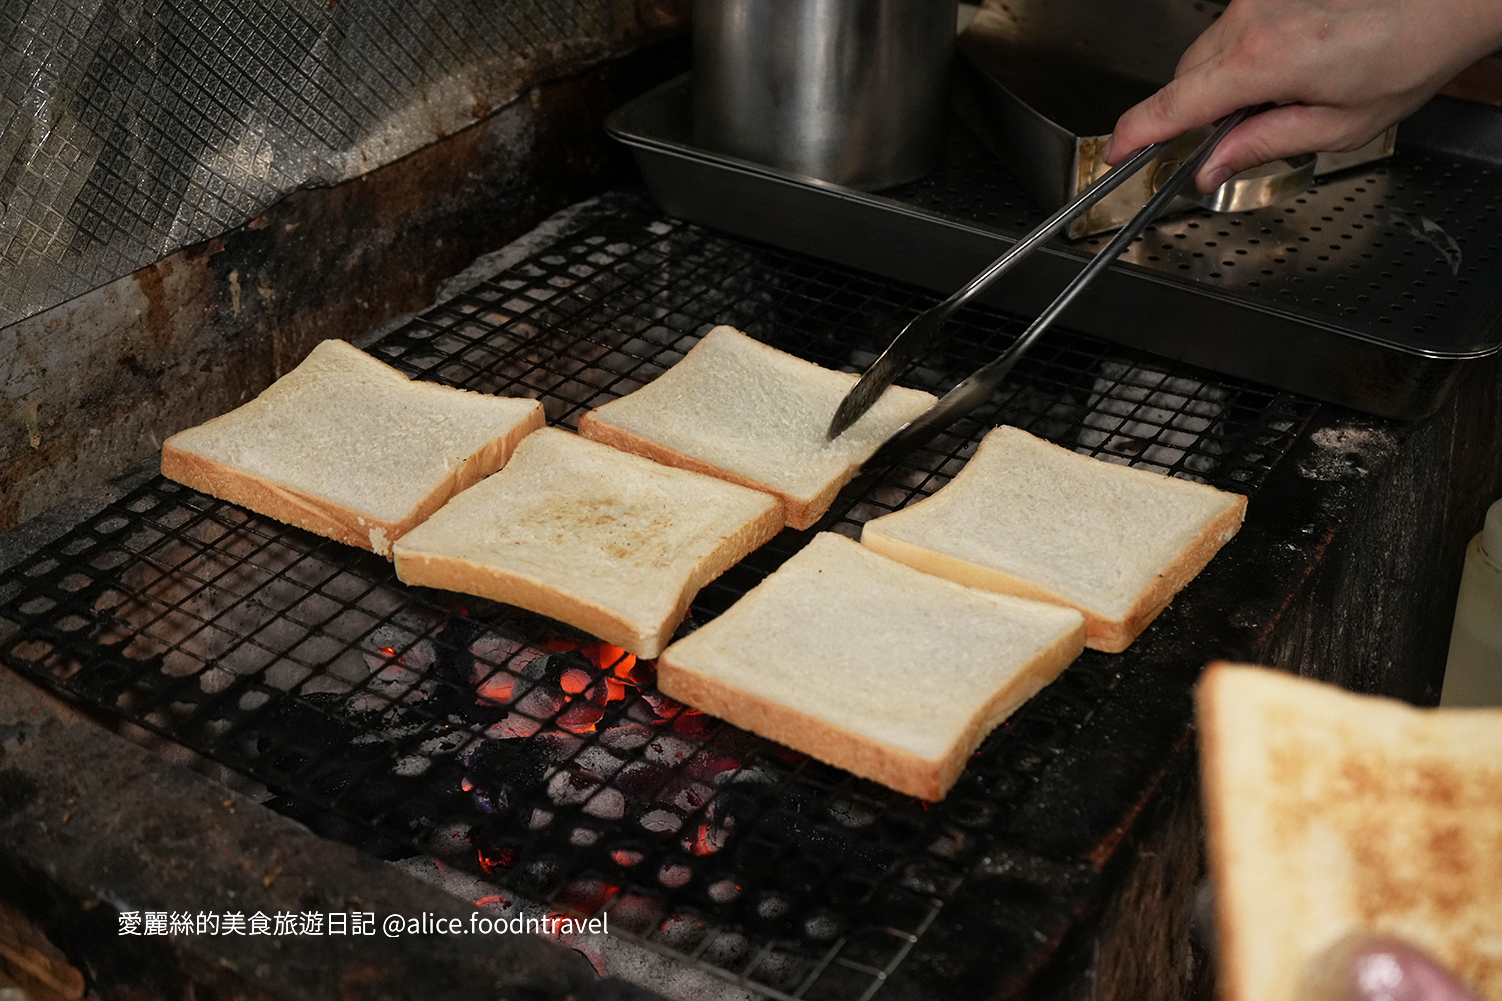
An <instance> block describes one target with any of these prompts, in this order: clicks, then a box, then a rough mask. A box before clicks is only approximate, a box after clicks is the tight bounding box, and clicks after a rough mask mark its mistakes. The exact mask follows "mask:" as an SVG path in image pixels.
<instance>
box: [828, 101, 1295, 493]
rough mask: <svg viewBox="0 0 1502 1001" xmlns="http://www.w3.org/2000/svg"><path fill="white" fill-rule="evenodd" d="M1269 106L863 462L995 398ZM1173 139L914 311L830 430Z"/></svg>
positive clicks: (1238, 119) (836, 431) (1219, 129)
mask: <svg viewBox="0 0 1502 1001" xmlns="http://www.w3.org/2000/svg"><path fill="white" fill-rule="evenodd" d="M1266 107H1268V105H1263V106H1260V107H1255V108H1242V109H1241V110H1240V111H1236V112H1233V113H1232V114H1230V115H1227V116H1226V118H1225V119H1223V120H1222V121H1221V122H1220V124H1219V125H1217V126H1216V128H1215V131H1214V132H1212V133H1211V134H1210V137H1209V138H1208V139H1206V140H1205V141H1204V142H1202V143H1200V145H1199V148H1197V149H1196V150H1195V151H1194V152H1193V153H1192V154H1191V155H1190V156H1189V158H1188V159H1187V160H1185V161H1184V162H1183V163H1182V164H1180V165H1179V167H1178V169H1177V170H1175V171H1174V172H1173V175H1172V176H1171V177H1169V179H1168V180H1167V181H1165V182H1164V184H1163V186H1162V187H1160V188H1159V189H1158V190H1157V191H1156V192H1154V193H1153V196H1152V197H1151V198H1149V199H1148V200H1147V203H1146V204H1145V205H1143V206H1142V208H1141V209H1140V210H1139V211H1138V212H1137V214H1136V215H1134V216H1132V218H1131V221H1130V222H1128V223H1127V224H1126V225H1125V226H1123V227H1122V228H1121V229H1119V230H1117V232H1116V235H1115V236H1114V237H1112V238H1111V242H1110V243H1108V244H1106V246H1105V249H1103V250H1102V251H1100V253H1098V254H1096V255H1095V256H1094V257H1093V258H1091V260H1090V263H1088V264H1086V265H1085V268H1084V270H1083V271H1081V272H1080V273H1079V274H1078V275H1076V276H1075V279H1074V281H1072V282H1070V283H1069V285H1068V287H1066V288H1065V289H1064V291H1063V292H1060V293H1059V297H1058V298H1057V299H1055V300H1054V301H1053V302H1052V303H1050V304H1049V306H1048V308H1047V309H1045V310H1044V311H1043V312H1042V313H1040V314H1039V315H1038V318H1037V319H1036V320H1034V321H1033V322H1032V325H1031V326H1029V327H1028V328H1027V330H1026V331H1024V332H1023V334H1022V336H1021V337H1019V338H1017V340H1016V341H1015V342H1013V344H1012V345H1011V346H1010V347H1008V348H1007V349H1006V351H1004V352H1003V353H1002V354H1001V356H1000V357H998V358H997V359H996V360H995V361H992V362H989V363H988V364H986V365H983V366H981V367H980V368H979V369H977V370H976V371H975V372H974V374H972V375H971V376H970V377H969V378H967V379H966V380H965V381H963V382H961V383H960V384H959V385H958V386H955V387H954V388H953V389H951V390H950V391H949V392H948V393H947V394H945V396H944V398H943V399H941V400H940V401H939V402H938V403H935V404H934V405H933V406H931V407H929V408H928V409H927V410H926V411H924V412H923V413H922V414H920V415H919V416H918V417H917V418H915V419H914V420H912V421H909V422H908V423H907V424H904V425H903V426H902V427H900V428H898V430H897V432H896V433H895V434H893V435H892V437H890V438H888V439H887V440H886V442H885V443H883V444H882V446H881V448H879V449H877V451H876V454H875V455H873V456H871V458H870V459H868V460H866V463H865V465H864V466H863V467H862V468H863V469H866V470H871V469H876V468H879V467H882V466H886V465H889V464H891V463H892V462H895V461H896V460H897V459H899V458H901V457H902V456H904V455H906V454H907V453H909V452H911V451H913V450H914V449H916V448H919V447H920V446H922V445H924V444H925V443H927V442H928V441H929V440H930V439H931V438H933V437H934V436H935V435H937V434H938V433H939V432H940V431H943V430H944V429H945V428H947V427H948V426H949V425H951V424H953V423H954V422H955V421H957V420H959V419H960V418H961V417H963V416H965V415H966V414H968V413H969V412H970V411H972V410H974V409H975V408H976V407H978V406H980V405H981V404H983V403H985V402H986V401H987V400H989V399H990V398H991V394H992V393H993V392H995V391H996V388H997V387H998V386H1000V385H1001V382H1002V380H1003V379H1005V378H1006V375H1007V373H1008V372H1010V371H1011V370H1012V366H1013V365H1015V364H1017V360H1018V359H1019V358H1021V357H1022V356H1023V354H1025V353H1026V352H1027V350H1028V348H1030V347H1032V346H1033V344H1034V343H1035V342H1036V341H1037V340H1038V338H1039V337H1040V336H1042V334H1043V332H1044V331H1045V330H1047V329H1048V327H1049V326H1050V325H1051V324H1052V323H1053V321H1054V320H1055V319H1056V318H1057V317H1058V315H1059V314H1060V313H1062V312H1063V311H1064V309H1065V307H1067V306H1068V305H1069V304H1070V303H1071V302H1073V301H1074V299H1075V297H1076V296H1078V295H1079V294H1080V293H1081V292H1083V291H1084V290H1085V288H1086V286H1088V285H1089V284H1090V283H1091V282H1093V281H1094V280H1095V279H1096V277H1097V276H1098V275H1099V274H1100V273H1101V272H1102V271H1104V270H1105V269H1106V268H1107V267H1109V266H1110V265H1111V262H1112V261H1114V260H1116V258H1117V257H1119V256H1120V255H1121V253H1122V251H1124V250H1126V248H1127V247H1128V246H1129V245H1130V244H1131V242H1132V241H1133V240H1135V239H1136V238H1137V234H1138V233H1140V232H1142V230H1143V229H1144V228H1146V226H1147V224H1148V223H1150V222H1152V221H1153V220H1154V219H1156V218H1157V217H1158V216H1159V215H1161V214H1162V213H1163V210H1164V209H1165V208H1166V207H1167V206H1168V203H1169V202H1171V201H1172V200H1173V199H1174V197H1175V196H1177V195H1178V193H1179V192H1180V191H1181V190H1182V189H1183V188H1184V186H1185V185H1187V184H1188V183H1189V181H1190V179H1191V178H1193V177H1194V175H1195V173H1196V172H1198V170H1199V169H1200V166H1201V165H1203V164H1204V162H1205V160H1206V159H1207V158H1208V157H1209V156H1210V154H1211V153H1213V152H1214V151H1215V147H1216V146H1218V145H1220V141H1221V140H1222V139H1224V138H1225V137H1226V135H1227V134H1228V133H1229V132H1230V131H1231V130H1232V129H1234V128H1235V127H1236V126H1238V125H1240V124H1241V123H1242V122H1244V121H1246V120H1247V119H1248V118H1250V117H1251V116H1252V115H1255V114H1257V113H1258V112H1260V111H1262V110H1263V109H1264V108H1266ZM1166 146H1168V143H1166V142H1163V143H1154V144H1153V145H1151V146H1149V147H1147V148H1146V149H1143V150H1140V151H1138V152H1137V153H1136V154H1134V155H1133V156H1132V157H1131V158H1130V159H1128V160H1126V161H1125V162H1124V163H1121V164H1118V165H1117V166H1116V167H1115V168H1113V169H1112V170H1111V171H1110V172H1109V173H1108V174H1106V175H1105V176H1104V177H1102V178H1101V179H1100V180H1098V181H1096V182H1095V183H1094V184H1092V185H1091V186H1090V187H1088V188H1086V189H1085V190H1084V191H1083V192H1081V193H1080V194H1079V195H1078V196H1077V197H1076V198H1075V199H1074V200H1073V201H1071V202H1070V203H1069V204H1067V205H1065V206H1064V207H1063V208H1061V209H1059V210H1058V211H1057V212H1055V213H1054V214H1053V215H1051V216H1049V217H1048V218H1047V219H1046V220H1044V222H1043V224H1042V225H1040V226H1039V227H1038V228H1037V229H1035V230H1033V231H1032V232H1031V233H1029V234H1028V235H1027V236H1025V237H1023V238H1022V239H1021V240H1019V241H1017V243H1016V245H1015V246H1013V247H1012V249H1010V250H1008V251H1007V252H1006V253H1005V254H1003V255H1001V257H999V258H997V259H996V260H995V261H993V262H992V263H991V264H990V265H988V266H987V267H986V269H985V270H984V271H982V272H981V273H980V274H978V275H976V276H975V277H974V278H972V279H971V280H970V282H969V283H968V284H967V285H965V287H964V288H962V289H960V290H959V291H958V292H956V293H955V294H954V295H952V296H950V297H949V298H948V299H945V300H944V301H943V302H941V303H939V304H938V305H937V306H934V307H933V308H932V309H928V310H925V311H924V312H922V313H919V314H918V315H917V316H916V317H914V319H913V320H912V322H910V323H909V324H908V325H907V326H906V327H904V328H903V330H902V332H901V333H900V334H898V335H897V337H896V339H894V340H893V341H892V343H891V344H890V345H888V346H887V349H886V350H885V351H883V352H882V353H881V355H880V357H878V358H877V359H876V361H875V362H873V363H872V364H871V367H870V368H868V369H867V370H866V372H865V374H864V375H862V376H861V378H860V381H859V382H857V383H856V384H855V385H854V386H853V387H851V390H850V392H849V393H847V394H846V395H845V398H844V399H843V400H841V401H840V405H839V407H838V408H837V409H836V410H835V412H834V419H833V420H831V421H830V422H829V431H828V437H829V438H830V439H831V440H833V439H834V438H837V437H838V436H839V435H840V434H841V433H842V432H843V431H844V430H845V429H846V428H848V427H849V426H850V425H852V424H854V423H855V422H856V421H857V420H859V419H860V417H861V415H862V414H864V413H865V412H866V411H867V410H869V409H871V405H872V404H874V403H875V402H876V400H877V398H878V397H879V396H881V394H882V393H883V392H885V391H886V388H887V387H888V386H890V385H891V384H892V381H893V380H894V379H896V378H897V376H898V374H899V373H900V372H902V370H903V369H905V368H906V367H907V365H908V363H909V362H911V361H912V360H913V359H914V358H916V357H917V356H918V355H919V354H921V353H922V352H923V351H925V350H926V349H927V348H929V347H930V346H931V345H932V344H933V343H934V342H935V341H936V340H937V339H938V334H939V331H940V328H942V327H943V325H944V323H945V321H947V320H948V319H949V318H950V316H952V315H953V314H954V312H955V310H957V309H959V308H960V307H961V306H963V305H964V304H965V303H966V302H968V301H970V299H971V298H973V297H974V296H975V295H976V294H977V293H978V292H980V291H981V290H982V289H984V288H985V287H986V286H988V285H990V284H991V282H993V281H995V280H996V279H997V278H999V277H1000V276H1002V275H1003V274H1005V273H1006V272H1007V271H1009V270H1011V268H1012V267H1013V266H1014V265H1015V264H1017V263H1018V262H1019V261H1021V260H1022V259H1023V258H1024V257H1026V256H1027V255H1028V254H1030V253H1032V252H1033V251H1034V250H1036V249H1037V248H1038V247H1039V246H1041V245H1042V244H1043V242H1044V241H1046V240H1048V239H1049V238H1051V237H1052V236H1054V234H1056V233H1058V232H1059V231H1061V230H1062V229H1064V227H1066V226H1068V225H1069V224H1070V222H1072V221H1073V220H1074V219H1075V218H1076V217H1077V216H1079V215H1081V214H1083V213H1084V212H1086V211H1087V210H1089V208H1090V207H1091V206H1092V205H1094V204H1095V203H1096V202H1098V201H1100V200H1101V199H1102V198H1104V197H1105V196H1106V195H1108V194H1110V193H1111V192H1112V191H1114V190H1115V189H1116V188H1117V187H1118V186H1119V185H1120V184H1121V182H1122V181H1125V180H1126V179H1127V178H1129V177H1131V176H1132V175H1133V174H1135V173H1136V172H1137V171H1139V170H1141V169H1142V167H1143V166H1144V165H1146V164H1147V163H1148V162H1149V161H1150V160H1152V159H1154V158H1155V157H1157V156H1158V155H1159V154H1160V153H1162V152H1163V150H1164V148H1165V147H1166Z"/></svg>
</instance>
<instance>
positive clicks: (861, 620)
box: [657, 532, 1085, 800]
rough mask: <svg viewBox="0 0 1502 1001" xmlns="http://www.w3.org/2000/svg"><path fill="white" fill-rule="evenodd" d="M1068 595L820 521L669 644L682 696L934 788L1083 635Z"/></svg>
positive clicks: (670, 680)
mask: <svg viewBox="0 0 1502 1001" xmlns="http://www.w3.org/2000/svg"><path fill="white" fill-rule="evenodd" d="M1084 639H1085V635H1084V620H1083V618H1082V617H1081V616H1080V614H1079V613H1078V612H1076V611H1074V610H1073V609H1068V608H1060V607H1058V606H1057V605H1047V604H1042V603H1040V602H1034V601H1025V600H1022V599H1020V598H1013V597H1010V596H1007V595H1001V594H994V593H992V592H989V591H977V590H975V589H974V588H968V587H962V586H960V585H958V584H954V583H952V582H950V581H947V580H941V579H940V578H938V577H934V576H932V575H929V574H924V573H919V572H918V571H916V570H912V569H910V568H908V567H905V566H903V565H901V564H900V563H894V562H892V561H891V560H887V559H884V558H882V557H880V556H877V555H876V554H874V553H872V552H871V551H870V550H868V549H865V548H863V547H861V546H859V545H857V544H856V543H854V542H851V541H850V540H849V539H846V538H845V537H844V536H841V535H835V534H834V533H831V532H822V533H820V534H819V535H816V536H815V537H814V538H813V540H812V541H811V542H810V543H809V544H808V545H807V546H805V547H804V548H803V549H802V550H801V551H800V552H799V553H798V554H797V555H796V556H794V557H793V558H792V559H790V560H788V561H787V563H785V564H783V566H782V567H781V568H779V569H778V570H777V572H776V573H774V574H772V575H771V576H770V577H768V578H767V579H766V580H764V581H762V582H761V583H760V584H758V585H757V586H756V587H755V588H753V589H752V590H751V591H749V592H748V593H747V594H746V595H745V597H743V598H741V600H740V601H738V602H736V603H735V604H734V605H733V606H732V607H731V608H730V609H729V610H728V611H726V612H725V613H724V614H723V615H721V616H720V617H719V618H717V619H715V620H714V621H712V622H710V623H709V624H707V625H705V626H703V627H702V628H700V629H699V630H697V631H696V632H693V633H691V634H689V635H688V636H686V637H684V638H683V639H681V640H679V641H678V642H677V643H674V644H673V645H672V646H670V647H668V649H667V650H666V651H665V652H664V653H663V655H662V659H661V660H659V661H658V664H657V684H658V687H659V688H661V689H662V691H663V692H664V693H666V694H668V695H670V696H672V697H673V698H675V699H678V700H679V701H681V702H685V703H687V704H688V705H690V706H693V707H694V708H696V709H701V710H703V711H704V712H707V713H710V714H711V715H714V716H718V717H720V718H721V719H724V720H727V721H729V722H730V723H733V724H735V725H736V726H739V727H742V728H743V729H746V730H751V731H753V732H754V733H758V734H761V735H762V736H764V737H768V738H771V739H772V740H775V741H777V742H779V743H781V744H785V745H787V746H788V747H791V748H794V749H795V750H799V751H802V752H804V753H805V754H810V755H812V756H813V757H815V758H818V759H819V760H821V761H825V762H828V763H829V764H832V765H836V766H838V767H840V768H844V769H846V770H848V771H851V772H854V773H855V774H856V775H860V776H863V777H865V778H868V779H873V780H875V781H877V782H880V783H882V784H883V785H886V786H889V787H891V788H893V789H896V790H898V791H899V792H904V793H907V794H909V795H912V796H919V797H921V798H923V799H927V800H938V799H942V798H943V797H944V794H945V793H947V792H948V791H949V788H950V786H952V785H954V783H955V780H956V779H958V778H959V776H960V772H961V771H962V770H963V769H964V767H965V763H966V762H967V761H968V760H969V759H970V755H971V752H973V751H974V750H975V748H976V747H977V746H979V745H980V742H981V741H982V740H983V739H984V738H985V736H986V734H988V733H990V732H991V730H992V729H993V728H995V727H996V725H997V724H999V723H1000V722H1001V721H1002V720H1004V719H1006V718H1007V716H1009V715H1011V713H1012V712H1013V711H1014V710H1015V709H1016V708H1017V707H1018V706H1020V705H1021V704H1022V703H1023V702H1025V701H1027V700H1028V699H1030V698H1032V696H1033V695H1034V694H1035V693H1037V692H1038V690H1039V689H1041V688H1042V687H1043V686H1044V685H1046V684H1048V683H1049V682H1050V681H1052V680H1053V679H1054V678H1055V677H1056V676H1057V675H1058V673H1059V672H1060V671H1062V670H1063V669H1064V668H1065V667H1066V666H1068V665H1069V664H1070V663H1071V662H1072V661H1073V660H1074V659H1075V657H1077V656H1079V653H1080V651H1081V650H1082V649H1084Z"/></svg>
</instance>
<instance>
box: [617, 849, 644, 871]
mask: <svg viewBox="0 0 1502 1001" xmlns="http://www.w3.org/2000/svg"><path fill="white" fill-rule="evenodd" d="M644 858H646V856H645V855H643V854H642V853H641V852H634V851H632V850H631V849H629V848H617V849H615V850H614V851H612V852H611V853H610V861H612V862H614V863H615V864H616V865H618V866H620V867H621V868H623V869H627V868H630V867H631V866H633V865H636V864H637V863H638V862H640V861H641V860H642V859H644Z"/></svg>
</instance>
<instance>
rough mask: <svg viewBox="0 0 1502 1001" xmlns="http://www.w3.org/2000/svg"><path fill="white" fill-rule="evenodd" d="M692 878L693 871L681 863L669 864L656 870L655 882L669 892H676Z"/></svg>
mask: <svg viewBox="0 0 1502 1001" xmlns="http://www.w3.org/2000/svg"><path fill="white" fill-rule="evenodd" d="M693 878H694V871H693V870H692V869H690V868H689V867H688V866H686V865H683V864H682V863H681V862H669V863H668V864H666V865H664V866H663V867H662V868H661V869H659V870H657V882H659V883H661V884H662V885H663V886H665V887H667V888H668V889H670V890H676V889H678V888H679V887H680V886H687V885H688V881H689V880H691V879H693Z"/></svg>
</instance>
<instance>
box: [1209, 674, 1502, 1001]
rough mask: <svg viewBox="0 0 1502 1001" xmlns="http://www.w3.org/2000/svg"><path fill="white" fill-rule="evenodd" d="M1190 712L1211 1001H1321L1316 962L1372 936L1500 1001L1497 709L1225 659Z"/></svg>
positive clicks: (1501, 762)
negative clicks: (1350, 686) (1311, 987)
mask: <svg viewBox="0 0 1502 1001" xmlns="http://www.w3.org/2000/svg"><path fill="white" fill-rule="evenodd" d="M1197 705H1198V723H1199V739H1200V767H1201V770H1202V774H1203V790H1204V799H1205V817H1206V822H1207V825H1208V826H1207V831H1206V835H1207V848H1208V852H1209V860H1210V872H1211V876H1212V877H1213V879H1214V884H1215V909H1216V934H1217V937H1218V939H1219V950H1218V951H1219V957H1220V959H1219V962H1220V971H1221V972H1220V978H1219V986H1220V994H1221V997H1223V998H1225V999H1226V1001H1301V999H1303V998H1308V997H1313V996H1314V995H1313V994H1310V993H1306V992H1305V991H1304V989H1303V983H1304V980H1305V978H1306V977H1308V976H1310V975H1311V973H1312V970H1311V968H1310V961H1311V960H1312V959H1314V958H1315V957H1316V956H1320V955H1321V954H1323V953H1325V952H1326V951H1327V950H1329V949H1330V948H1331V947H1332V946H1333V945H1335V944H1336V943H1337V942H1339V941H1340V940H1342V939H1345V938H1346V937H1347V936H1349V935H1352V934H1373V935H1380V936H1386V937H1391V938H1396V939H1402V940H1406V941H1408V942H1411V943H1412V944H1413V945H1415V946H1416V947H1418V948H1419V949H1420V950H1422V951H1424V952H1426V953H1428V954H1429V955H1430V956H1432V957H1433V958H1434V959H1436V960H1438V961H1439V962H1440V963H1441V964H1443V965H1444V966H1446V967H1448V968H1449V969H1450V970H1451V971H1452V972H1453V973H1454V974H1455V975H1456V976H1457V977H1459V979H1460V980H1461V981H1462V982H1463V983H1465V984H1466V985H1467V986H1469V987H1470V988H1471V990H1473V991H1474V992H1475V993H1476V996H1477V997H1481V998H1502V709H1417V708H1414V707H1413V706H1410V705H1407V704H1405V703H1402V702H1398V701H1396V700H1394V699H1385V698H1379V697H1376V696H1370V695H1355V694H1352V693H1350V692H1347V691H1344V690H1342V689H1340V688H1336V687H1335V686H1333V685H1326V684H1322V683H1320V682H1316V681H1310V680H1307V679H1303V678H1299V677H1296V676H1294V675H1291V674H1286V673H1284V672H1282V671H1274V670H1271V669H1269V668H1262V667H1248V666H1245V665H1233V664H1225V663H1217V664H1212V665H1211V666H1210V667H1209V668H1208V669H1207V670H1206V671H1205V675H1204V677H1203V679H1202V680H1201V682H1200V686H1199V690H1198V693H1197ZM1321 996H1323V995H1321ZM1405 996H1406V995H1405Z"/></svg>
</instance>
